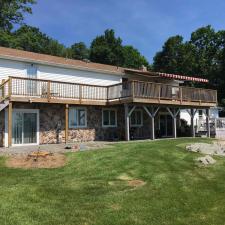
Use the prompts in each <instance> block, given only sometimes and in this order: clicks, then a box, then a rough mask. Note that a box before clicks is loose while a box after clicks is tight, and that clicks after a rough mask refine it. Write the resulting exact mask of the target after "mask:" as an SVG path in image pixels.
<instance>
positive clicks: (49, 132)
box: [0, 103, 165, 145]
mask: <svg viewBox="0 0 225 225" xmlns="http://www.w3.org/2000/svg"><path fill="white" fill-rule="evenodd" d="M82 107H86V109H87V127H86V128H77V129H74V128H73V129H72V128H69V131H68V141H69V142H86V141H104V140H105V141H117V140H124V139H125V115H124V106H123V105H117V106H111V107H107V108H113V109H116V110H117V127H103V126H102V109H103V108H104V107H103V106H82ZM13 108H22V109H39V121H40V129H39V140H40V144H56V143H65V105H61V104H44V103H14V104H13ZM138 108H139V107H137V109H138ZM140 109H141V110H143V126H141V127H130V139H149V138H150V137H151V120H150V118H149V116H148V114H147V113H146V112H145V110H144V109H143V108H142V107H140ZM163 111H165V109H164V110H163V109H162V110H161V112H163ZM158 127H159V115H158V114H157V115H156V118H155V131H156V133H157V130H158V129H159V128H158ZM156 136H157V135H156ZM3 142H4V113H3V112H0V145H3Z"/></svg>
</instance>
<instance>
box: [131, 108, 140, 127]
mask: <svg viewBox="0 0 225 225" xmlns="http://www.w3.org/2000/svg"><path fill="white" fill-rule="evenodd" d="M137 111H138V112H140V113H141V123H140V124H132V119H131V117H132V115H134V114H133V113H134V112H137ZM130 126H131V127H142V126H143V110H142V109H135V110H134V111H133V112H132V114H131V115H130Z"/></svg>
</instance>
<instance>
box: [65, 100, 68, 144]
mask: <svg viewBox="0 0 225 225" xmlns="http://www.w3.org/2000/svg"><path fill="white" fill-rule="evenodd" d="M68 130H69V105H68V104H66V105H65V143H67V142H68Z"/></svg>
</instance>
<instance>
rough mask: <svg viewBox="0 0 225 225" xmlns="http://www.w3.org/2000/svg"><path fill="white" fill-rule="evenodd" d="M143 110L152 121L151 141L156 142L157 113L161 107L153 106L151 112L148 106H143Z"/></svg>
mask: <svg viewBox="0 0 225 225" xmlns="http://www.w3.org/2000/svg"><path fill="white" fill-rule="evenodd" d="M143 108H144V110H145V111H146V113H147V114H148V115H149V117H150V119H151V139H152V140H155V116H156V114H157V112H158V111H159V108H160V107H156V108H154V107H153V106H151V107H150V110H149V109H148V107H146V106H143Z"/></svg>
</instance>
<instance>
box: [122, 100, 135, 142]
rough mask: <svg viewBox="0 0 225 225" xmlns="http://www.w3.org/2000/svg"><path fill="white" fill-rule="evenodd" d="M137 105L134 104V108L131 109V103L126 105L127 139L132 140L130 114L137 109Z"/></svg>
mask: <svg viewBox="0 0 225 225" xmlns="http://www.w3.org/2000/svg"><path fill="white" fill-rule="evenodd" d="M135 108H136V106H133V107H132V109H131V110H130V111H129V105H128V104H125V105H124V111H125V139H126V141H130V116H131V114H132V112H133V111H134V110H135Z"/></svg>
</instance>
